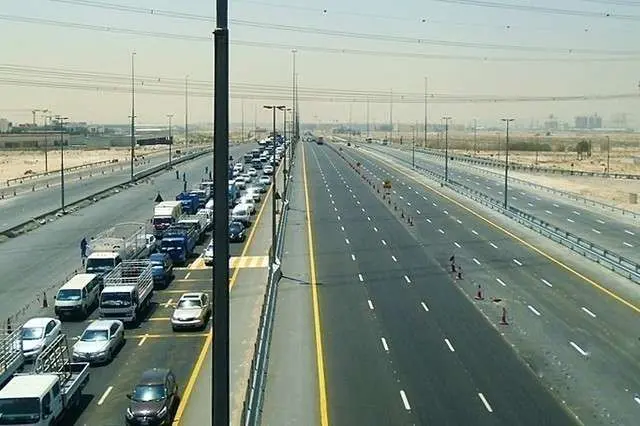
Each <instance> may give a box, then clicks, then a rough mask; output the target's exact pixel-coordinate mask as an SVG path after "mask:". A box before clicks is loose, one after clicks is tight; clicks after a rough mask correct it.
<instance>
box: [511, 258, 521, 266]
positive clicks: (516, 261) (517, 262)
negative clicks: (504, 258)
mask: <svg viewBox="0 0 640 426" xmlns="http://www.w3.org/2000/svg"><path fill="white" fill-rule="evenodd" d="M513 263H515V264H516V265H518V266H522V262H520V261H519V260H518V259H513Z"/></svg>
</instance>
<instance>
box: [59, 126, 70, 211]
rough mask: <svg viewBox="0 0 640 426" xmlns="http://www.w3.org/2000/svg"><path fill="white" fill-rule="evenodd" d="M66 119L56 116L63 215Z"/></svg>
mask: <svg viewBox="0 0 640 426" xmlns="http://www.w3.org/2000/svg"><path fill="white" fill-rule="evenodd" d="M68 119H69V118H68V117H61V116H59V115H56V120H58V124H59V125H60V206H61V210H62V213H63V214H64V213H66V212H65V210H64V121H65V120H68Z"/></svg>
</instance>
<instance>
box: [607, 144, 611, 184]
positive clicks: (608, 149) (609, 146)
mask: <svg viewBox="0 0 640 426" xmlns="http://www.w3.org/2000/svg"><path fill="white" fill-rule="evenodd" d="M610 158H611V139H610V138H609V136H607V176H609V174H610V173H611V171H610V170H609V159H610Z"/></svg>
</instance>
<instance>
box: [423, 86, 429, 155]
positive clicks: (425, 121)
mask: <svg viewBox="0 0 640 426" xmlns="http://www.w3.org/2000/svg"><path fill="white" fill-rule="evenodd" d="M428 84H429V78H428V77H425V78H424V146H423V148H426V147H427V134H428V133H427V132H428V121H427V120H428V116H427V97H428V95H427V93H428V92H427V90H428V87H429V86H428Z"/></svg>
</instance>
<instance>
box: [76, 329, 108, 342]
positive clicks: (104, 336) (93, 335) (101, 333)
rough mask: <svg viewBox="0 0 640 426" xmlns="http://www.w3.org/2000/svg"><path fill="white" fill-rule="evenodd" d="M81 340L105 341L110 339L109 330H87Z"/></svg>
mask: <svg viewBox="0 0 640 426" xmlns="http://www.w3.org/2000/svg"><path fill="white" fill-rule="evenodd" d="M80 340H82V341H83V342H104V341H106V340H109V332H108V331H107V330H85V331H84V333H82V337H80Z"/></svg>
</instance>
